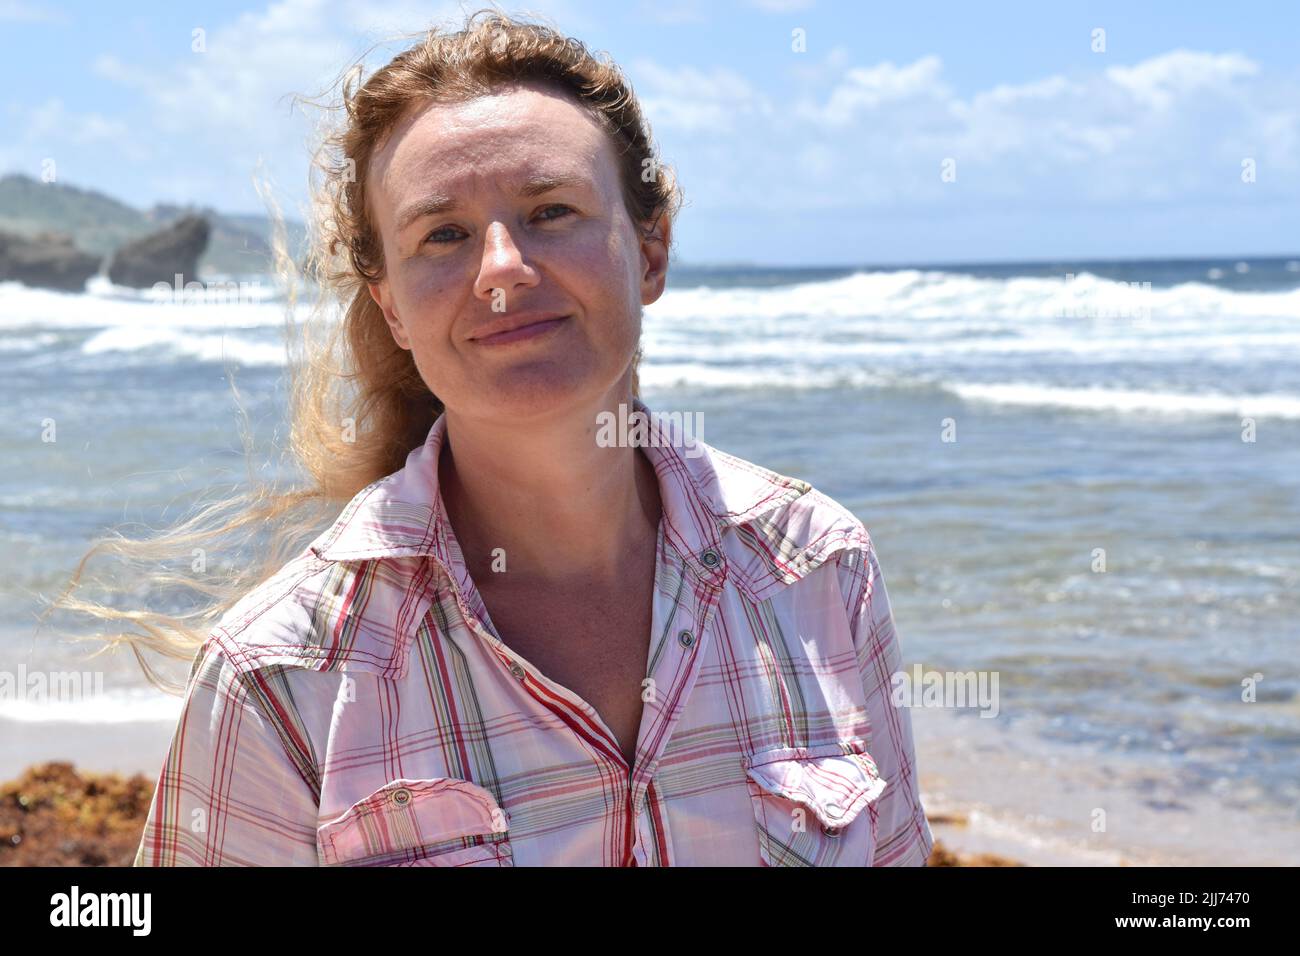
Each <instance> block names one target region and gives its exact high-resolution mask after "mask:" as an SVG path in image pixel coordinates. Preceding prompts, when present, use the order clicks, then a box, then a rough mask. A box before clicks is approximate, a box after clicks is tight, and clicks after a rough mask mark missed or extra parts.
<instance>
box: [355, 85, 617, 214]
mask: <svg viewBox="0 0 1300 956" xmlns="http://www.w3.org/2000/svg"><path fill="white" fill-rule="evenodd" d="M372 169H373V172H374V173H375V174H376V178H377V180H378V184H379V185H380V187H381V190H382V192H383V193H384V194H385V196H386V198H387V199H388V200H389V201H390V202H393V203H400V202H401V201H402V200H403V199H406V198H409V197H407V196H406V194H407V193H420V194H425V193H437V194H441V195H445V196H447V197H449V198H451V199H457V198H460V197H458V196H457V195H456V193H457V192H463V191H467V190H472V189H475V188H479V187H481V186H482V185H483V184H485V183H487V184H491V185H493V186H495V187H497V188H501V189H515V190H522V189H524V188H525V187H526V185H527V184H528V183H529V182H533V181H536V180H538V179H543V178H547V177H555V178H569V179H574V180H585V181H587V182H589V183H590V185H591V187H592V188H593V189H595V190H596V191H597V192H599V193H604V192H605V191H606V190H607V188H608V187H609V186H610V185H611V184H612V181H616V178H617V171H616V167H615V159H614V155H613V149H612V146H611V145H610V144H609V143H608V137H607V136H605V134H604V131H603V130H602V129H601V127H600V125H599V124H598V123H597V122H596V121H595V119H594V118H593V117H592V116H591V115H590V114H589V113H588V112H587V111H586V110H585V109H584V108H583V107H581V106H579V105H578V104H576V103H574V102H573V101H572V100H570V99H568V98H566V97H562V96H558V95H556V94H552V93H543V92H539V91H534V90H519V91H513V92H511V93H505V94H493V95H490V96H484V97H477V98H475V99H473V100H468V101H463V102H457V103H430V104H425V105H424V106H423V107H422V108H420V109H419V110H416V111H413V112H412V114H411V115H410V116H409V117H408V118H406V119H405V120H404V122H403V123H401V124H399V125H398V126H397V127H396V128H395V129H394V133H393V136H392V137H390V138H389V140H388V141H387V142H386V143H384V144H383V146H382V147H381V149H380V150H379V151H378V152H377V153H376V155H375V160H374V166H373V167H372Z"/></svg>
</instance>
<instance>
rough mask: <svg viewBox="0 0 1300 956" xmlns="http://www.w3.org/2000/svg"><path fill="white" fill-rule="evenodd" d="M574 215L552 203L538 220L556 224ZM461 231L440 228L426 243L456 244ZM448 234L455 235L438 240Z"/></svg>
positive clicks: (446, 227) (540, 214)
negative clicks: (559, 220)
mask: <svg viewBox="0 0 1300 956" xmlns="http://www.w3.org/2000/svg"><path fill="white" fill-rule="evenodd" d="M557 210H558V211H559V215H554V216H549V215H546V214H547V213H550V212H553V211H557ZM572 213H573V209H572V208H571V207H569V206H566V205H564V204H563V203H552V204H551V205H549V206H546V207H545V208H543V209H542V211H541V212H540V213H538V215H537V218H539V219H541V221H542V222H554V221H555V220H557V219H563V218H564V217H565V216H567V215H570V214H572ZM459 231H460V230H458V229H457V228H456V227H455V226H439V227H438V228H437V229H435V230H433V232H431V233H429V234H428V235H427V236H425V237H424V241H425V242H432V243H434V244H436V245H446V244H447V243H449V242H455V241H456V239H458V238H460V237H458V236H456V235H454V233H456V232H459ZM448 232H450V233H453V235H449V236H444V237H443V238H437V236H438V235H439V233H448Z"/></svg>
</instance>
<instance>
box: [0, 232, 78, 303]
mask: <svg viewBox="0 0 1300 956" xmlns="http://www.w3.org/2000/svg"><path fill="white" fill-rule="evenodd" d="M98 271H99V256H96V255H92V254H90V253H88V252H83V251H82V250H80V249H78V248H77V247H76V246H75V245H73V242H72V237H71V236H67V235H63V234H61V233H54V232H43V233H41V234H39V235H36V236H17V235H14V234H13V233H8V232H0V282H10V281H14V280H17V281H19V282H21V283H22V284H23V285H29V286H34V287H37V288H42V289H59V290H61V291H64V292H82V291H84V290H85V288H86V280H87V279H89V278H90V277H91V276H93V275H94V274H95V273H96V272H98Z"/></svg>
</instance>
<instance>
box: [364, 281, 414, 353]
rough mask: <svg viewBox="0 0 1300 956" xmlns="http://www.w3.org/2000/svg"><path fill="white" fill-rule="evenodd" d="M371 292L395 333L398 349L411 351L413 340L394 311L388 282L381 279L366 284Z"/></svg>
mask: <svg viewBox="0 0 1300 956" xmlns="http://www.w3.org/2000/svg"><path fill="white" fill-rule="evenodd" d="M366 288H368V289H369V290H370V298H372V299H374V300H375V305H377V306H379V311H381V312H382V313H384V321H385V322H387V323H388V331H390V332H392V333H393V341H394V342H396V343H397V347H398V348H402V349H406V350H407V351H408V352H409V351H410V350H411V340H410V339H409V338H408V337H407V334H406V328H405V327H404V326H403V325H402V320H401V318H400V317H399V316H398V314H397V313H396V312H395V311H393V305H392V302H391V300H390V299H389V295H388V280H387V279H381V280H379V281H378V282H370V283H367V284H366Z"/></svg>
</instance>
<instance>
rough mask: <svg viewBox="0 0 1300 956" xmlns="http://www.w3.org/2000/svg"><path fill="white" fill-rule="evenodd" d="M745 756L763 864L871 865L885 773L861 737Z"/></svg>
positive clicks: (743, 758) (747, 783) (747, 781)
mask: <svg viewBox="0 0 1300 956" xmlns="http://www.w3.org/2000/svg"><path fill="white" fill-rule="evenodd" d="M741 759H742V763H743V764H744V767H745V775H746V780H745V782H746V785H747V786H748V788H749V796H750V800H751V801H752V803H753V807H754V820H755V824H756V826H757V830H758V851H759V856H760V858H761V860H762V865H763V866H871V865H872V862H873V860H874V857H875V852H876V808H875V807H874V806H873V805H872V804H873V802H874V801H875V800H876V798H877V797H879V796H880V794H881V793H882V792H883V791H884V789H885V780H884V779H883V778H881V776H880V772H879V770H877V768H876V762H875V760H873V759H872V757H871V755H870V754H869V753H867V751H866V748H865V746H864V745H863V744H862V742H861V741H859V740H849V741H843V742H840V743H835V744H824V745H818V746H814V747H800V748H789V747H786V748H779V749H773V750H763V751H758V752H755V753H752V754H748V755H746V756H744V757H742V758H741ZM864 811H865V812H864Z"/></svg>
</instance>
